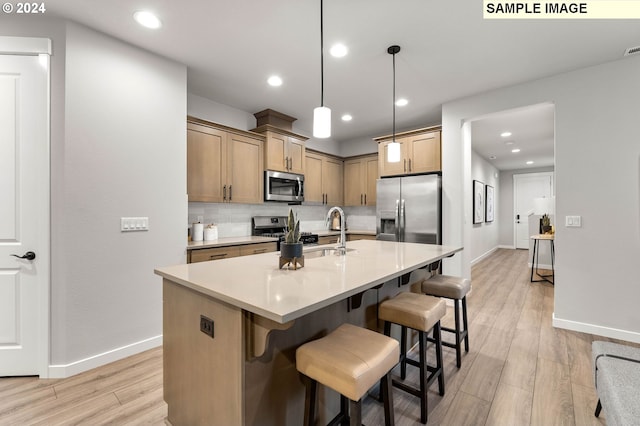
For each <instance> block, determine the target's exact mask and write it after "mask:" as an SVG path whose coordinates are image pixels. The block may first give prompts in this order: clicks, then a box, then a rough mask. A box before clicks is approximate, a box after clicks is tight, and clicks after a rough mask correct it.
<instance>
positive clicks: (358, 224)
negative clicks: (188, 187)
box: [185, 203, 376, 238]
mask: <svg viewBox="0 0 640 426" xmlns="http://www.w3.org/2000/svg"><path fill="white" fill-rule="evenodd" d="M289 207H291V208H293V211H294V213H296V214H297V215H298V218H299V219H300V227H301V229H302V231H318V230H322V229H325V228H326V225H325V217H326V215H327V212H328V211H329V209H330V208H331V207H332V206H304V205H302V206H289V205H287V204H280V203H264V204H229V203H189V217H188V219H187V223H186V224H185V226H186V227H187V228H188V227H189V226H190V224H192V223H194V222H198V221H199V220H201V221H202V223H205V224H207V223H214V224H216V225H218V236H219V237H221V238H223V237H242V236H247V235H251V218H252V217H253V216H286V215H287V214H288V213H289ZM343 210H344V211H345V214H346V216H347V229H357V230H366V231H375V229H376V209H375V207H374V206H372V207H344V208H343Z"/></svg>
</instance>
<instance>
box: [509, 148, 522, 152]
mask: <svg viewBox="0 0 640 426" xmlns="http://www.w3.org/2000/svg"><path fill="white" fill-rule="evenodd" d="M511 152H513V153H516V152H520V148H514V149H512V150H511Z"/></svg>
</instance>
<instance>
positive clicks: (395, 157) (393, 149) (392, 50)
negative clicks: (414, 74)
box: [387, 45, 401, 163]
mask: <svg viewBox="0 0 640 426" xmlns="http://www.w3.org/2000/svg"><path fill="white" fill-rule="evenodd" d="M398 52H400V46H396V45H393V46H389V48H388V49H387V53H388V54H390V55H391V56H393V139H392V140H391V143H390V144H389V145H387V161H388V162H389V163H399V162H400V154H401V152H400V144H399V143H398V142H396V53H398Z"/></svg>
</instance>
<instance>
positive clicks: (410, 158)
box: [409, 158, 411, 173]
mask: <svg viewBox="0 0 640 426" xmlns="http://www.w3.org/2000/svg"><path fill="white" fill-rule="evenodd" d="M409 173H411V158H409Z"/></svg>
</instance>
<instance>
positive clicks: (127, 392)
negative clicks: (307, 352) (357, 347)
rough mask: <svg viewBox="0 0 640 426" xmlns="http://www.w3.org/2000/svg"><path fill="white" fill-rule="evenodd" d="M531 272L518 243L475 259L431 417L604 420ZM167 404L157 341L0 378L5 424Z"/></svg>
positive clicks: (577, 353) (151, 415) (577, 356)
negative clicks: (126, 352)
mask: <svg viewBox="0 0 640 426" xmlns="http://www.w3.org/2000/svg"><path fill="white" fill-rule="evenodd" d="M529 272H530V270H529V269H528V268H527V252H526V251H523V250H502V249H501V250H498V251H497V252H495V253H494V254H492V255H491V256H490V257H488V258H487V259H485V260H483V261H482V262H480V263H478V264H477V265H475V266H474V267H473V270H472V285H473V290H472V292H471V294H470V295H469V296H468V309H469V321H470V324H469V328H470V332H469V336H470V343H471V348H470V351H469V353H468V354H465V355H464V357H463V361H462V368H461V369H459V370H458V369H457V368H456V366H455V352H454V351H453V349H449V348H444V354H445V378H446V394H445V396H443V397H441V396H440V395H439V394H438V393H437V386H436V385H435V384H434V385H433V386H432V390H430V392H429V394H430V395H429V424H430V425H455V426H461V425H510V426H513V425H518V426H519V425H544V426H549V425H578V426H582V425H603V424H605V421H604V419H605V418H606V412H605V411H604V410H603V412H602V414H601V416H600V417H601V418H600V419H597V418H595V417H594V416H593V410H594V408H595V404H596V401H597V397H596V394H595V391H594V387H593V379H592V372H591V358H590V354H591V342H592V340H594V336H591V335H588V334H582V333H577V332H571V331H566V330H560V329H555V328H553V327H552V325H551V315H552V312H553V287H552V286H551V285H549V284H546V283H544V284H543V283H535V284H532V283H530V282H529ZM445 322H446V323H449V324H450V323H451V322H452V315H451V312H449V313H448V314H447V318H446V321H445ZM599 339H600V338H599ZM604 340H607V339H604ZM430 355H431V354H430ZM430 358H431V359H433V357H432V356H431V357H430ZM408 368H409V370H408V371H409V373H410V374H409V377H408V380H413V379H415V378H416V377H417V375H416V371H415V370H416V369H415V368H412V367H408ZM394 402H395V404H394V405H395V414H396V424H397V425H399V426H402V425H415V424H417V423H418V421H419V417H420V414H419V404H418V401H417V399H416V398H414V397H411V396H408V395H406V394H404V393H403V392H401V391H399V390H397V389H394ZM364 410H365V412H364V419H363V420H364V424H366V425H368V426H376V425H382V424H384V421H383V417H382V407H381V405H380V404H379V403H378V402H377V401H375V400H373V398H367V399H366V400H365V403H364ZM166 413H167V407H166V404H165V403H164V401H163V399H162V349H161V348H157V349H153V350H150V351H147V352H144V353H142V354H138V355H135V356H132V357H129V358H127V359H124V360H121V361H118V362H115V363H112V364H109V365H106V366H103V367H100V368H97V369H94V370H91V371H88V372H85V373H82V374H79V375H76V376H73V377H70V378H67V379H60V380H39V379H37V378H30V377H26V378H0V425H3V426H4V425H75V424H78V425H102V424H112V425H124V424H127V425H129V424H131V425H133V424H152V425H163V424H164V418H165V416H166Z"/></svg>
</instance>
